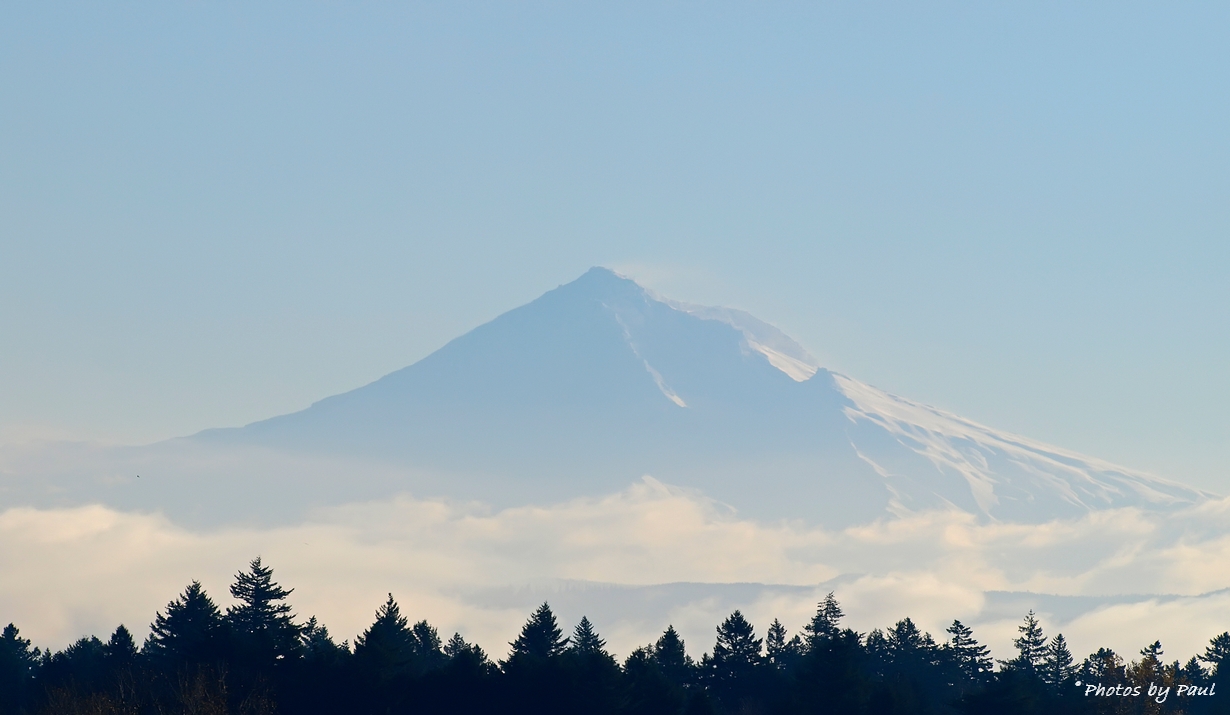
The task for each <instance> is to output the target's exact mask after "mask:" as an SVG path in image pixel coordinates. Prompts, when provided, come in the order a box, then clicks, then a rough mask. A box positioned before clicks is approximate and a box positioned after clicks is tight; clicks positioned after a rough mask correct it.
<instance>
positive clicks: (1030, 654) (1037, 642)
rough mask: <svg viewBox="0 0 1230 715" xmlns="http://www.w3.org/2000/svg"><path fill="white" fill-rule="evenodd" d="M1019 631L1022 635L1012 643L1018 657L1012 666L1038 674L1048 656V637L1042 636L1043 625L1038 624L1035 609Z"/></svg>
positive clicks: (1012, 662)
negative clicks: (1039, 667) (1043, 660)
mask: <svg viewBox="0 0 1230 715" xmlns="http://www.w3.org/2000/svg"><path fill="white" fill-rule="evenodd" d="M1017 631H1018V632H1019V633H1020V634H1021V635H1020V637H1018V638H1015V639H1013V641H1012V645H1014V646H1016V649H1017V657H1016V658H1013V659H1012V661H1011V663H1010V665H1012V666H1013V667H1014V668H1018V669H1020V670H1024V671H1027V672H1030V673H1034V672H1037V670H1038V666H1040V665H1041V664H1042V659H1043V658H1044V657H1045V656H1046V636H1045V635H1043V634H1042V624H1040V623H1038V618H1037V616H1036V615H1034V612H1033V609H1030V611H1029V613H1028V614H1026V616H1025V622H1024V623H1022V624H1021V625H1020V626H1017Z"/></svg>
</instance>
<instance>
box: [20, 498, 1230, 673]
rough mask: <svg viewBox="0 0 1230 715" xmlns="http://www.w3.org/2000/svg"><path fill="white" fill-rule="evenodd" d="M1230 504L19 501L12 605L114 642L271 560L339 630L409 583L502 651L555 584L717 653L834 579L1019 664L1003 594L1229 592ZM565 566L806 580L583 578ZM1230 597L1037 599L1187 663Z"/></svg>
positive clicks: (616, 617)
mask: <svg viewBox="0 0 1230 715" xmlns="http://www.w3.org/2000/svg"><path fill="white" fill-rule="evenodd" d="M1226 509H1227V504H1226V503H1225V502H1218V503H1215V504H1213V505H1209V506H1205V507H1201V508H1200V509H1198V510H1193V511H1192V512H1189V513H1185V514H1181V515H1175V516H1172V517H1161V516H1156V515H1146V514H1143V513H1141V512H1138V511H1135V510H1120V511H1115V512H1102V513H1097V514H1093V515H1090V516H1088V517H1086V518H1083V519H1079V520H1072V521H1063V522H1052V523H1048V524H1043V525H1039V526H1022V525H1012V524H980V523H978V522H977V521H975V520H974V519H972V518H971V517H969V516H968V515H965V514H959V513H951V512H932V513H926V514H919V515H916V516H911V517H908V518H905V519H892V520H884V521H881V522H877V523H875V524H871V525H867V526H863V527H858V528H852V529H847V530H845V531H827V530H824V529H820V528H814V527H808V526H804V525H801V524H792V523H776V524H763V523H757V522H753V521H750V520H746V519H741V518H739V517H738V516H737V515H736V514H733V513H731V512H730V511H729V510H727V509H725V508H722V507H721V506H720V505H716V504H715V503H713V502H711V501H709V500H707V499H705V498H703V497H701V496H700V495H698V494H695V493H692V492H688V491H684V490H679V489H674V488H670V487H667V486H664V485H662V484H660V483H658V482H657V481H655V480H653V479H649V478H647V479H645V480H644V481H643V482H642V483H638V484H635V485H633V486H631V487H630V488H628V489H627V490H625V491H623V492H620V493H618V494H612V495H608V496H605V497H601V498H592V499H578V500H574V501H570V502H565V503H561V504H555V505H550V506H527V507H519V508H512V509H506V510H502V511H491V510H489V509H486V508H484V507H483V506H481V505H473V504H458V503H450V502H444V501H432V500H418V499H415V498H412V497H410V496H401V497H399V498H397V499H394V500H389V501H384V502H376V503H364V504H352V505H348V506H344V507H337V508H331V509H327V510H322V511H320V512H317V513H316V514H314V515H313V517H312V518H311V519H310V520H308V521H307V522H305V523H302V524H297V525H293V526H286V527H278V528H226V529H219V530H212V531H193V530H188V529H185V528H182V527H180V526H178V525H176V524H174V523H171V522H170V521H168V520H167V519H166V518H164V517H162V516H160V515H157V514H143V513H134V512H119V511H115V510H112V509H109V508H105V507H101V506H88V507H80V508H73V509H48V510H38V509H31V508H15V509H10V510H8V511H5V512H3V513H0V573H4V574H5V578H4V580H3V582H2V583H0V618H3V619H4V620H5V622H7V621H8V620H12V621H14V622H16V623H17V624H18V626H19V627H21V628H22V630H23V633H25V634H26V635H29V636H32V637H34V639H35V640H36V642H37V643H39V644H42V645H50V646H53V647H62V646H63V645H64V644H66V643H67V642H69V641H71V640H72V639H74V638H76V637H78V636H80V635H84V634H87V633H96V634H98V635H100V636H105V635H106V633H107V632H109V631H110V630H111V629H112V628H114V626H115V625H116V624H117V623H120V622H124V623H126V624H127V625H129V626H130V627H132V628H134V630H136V631H140V630H143V628H144V626H145V625H146V624H148V623H149V621H150V620H151V619H152V617H153V613H154V611H155V610H156V609H159V608H161V607H163V606H164V605H165V604H166V602H167V601H168V600H170V599H171V598H172V597H173V596H175V595H176V594H177V593H178V592H179V591H181V590H182V588H183V587H184V585H185V584H187V583H188V581H190V580H192V579H200V580H201V581H202V582H203V583H204V584H205V586H206V588H207V589H208V590H209V592H210V593H211V594H212V595H213V596H214V597H215V599H217V600H219V601H220V602H221V603H224V604H225V603H227V602H229V600H230V599H229V598H228V597H227V592H226V588H227V586H228V584H229V583H230V580H231V577H232V575H233V574H234V572H235V571H237V570H238V569H240V568H242V567H243V566H244V565H245V564H246V563H247V561H248V560H249V559H250V558H252V557H253V556H256V555H258V554H259V555H261V556H263V557H264V558H265V559H266V561H267V563H269V564H271V565H273V566H274V567H275V569H276V571H277V576H278V578H279V580H280V581H281V582H282V583H283V584H284V585H287V586H293V587H295V588H296V590H295V593H294V594H293V595H292V597H291V599H292V602H293V604H294V606H295V608H296V609H297V611H298V613H300V614H301V615H303V616H307V615H310V614H316V615H318V616H319V617H320V618H321V619H322V620H323V621H324V622H325V623H326V624H327V625H329V627H330V629H331V630H332V631H333V632H334V633H335V634H336V635H337V636H338V637H339V638H352V637H353V636H354V635H355V634H356V633H358V632H360V631H361V630H362V629H363V628H364V627H365V626H366V625H367V624H368V623H369V622H370V620H371V617H372V613H373V611H374V610H375V608H376V607H377V606H378V605H379V604H380V603H381V602H382V601H383V599H384V597H385V594H386V593H387V592H389V591H392V592H393V593H394V595H395V596H396V597H397V598H398V600H399V602H401V603H402V604H403V610H404V611H406V612H407V613H408V614H409V615H410V616H411V617H413V618H415V619H417V618H426V619H428V620H429V621H431V622H432V623H433V624H435V625H437V626H439V627H440V629H441V630H442V631H445V632H446V633H451V632H452V631H453V630H460V631H462V632H463V633H464V634H465V635H467V637H469V638H472V639H477V640H478V641H479V642H480V643H481V644H482V645H484V647H486V648H488V650H490V651H491V652H492V653H493V654H494V655H497V656H499V655H502V654H503V652H504V650H505V649H506V646H505V644H506V643H507V642H508V641H509V640H511V639H512V638H513V637H514V636H515V635H516V631H517V629H518V628H519V627H520V625H521V623H522V622H523V621H524V618H525V617H526V615H527V613H528V607H529V605H532V604H533V603H534V602H535V601H536V600H539V599H541V598H550V599H551V600H553V601H555V600H559V601H560V603H562V604H563V606H562V607H561V609H560V613H561V616H562V617H563V618H564V620H566V621H567V620H568V619H575V618H576V617H579V612H575V611H578V610H579V609H588V608H594V609H598V610H599V611H601V612H603V613H604V614H605V615H604V622H603V623H599V624H598V625H599V626H600V627H601V629H602V630H603V632H604V635H605V636H606V637H607V638H608V640H609V642H610V644H611V646H612V647H613V648H614V649H615V650H616V651H617V652H619V653H621V654H626V653H627V652H628V650H630V649H631V648H632V647H634V646H635V645H637V644H639V643H644V642H648V641H649V640H651V639H652V638H653V637H655V636H656V634H657V633H658V632H660V630H661V629H662V628H664V627H665V626H666V624H667V623H668V622H669V623H674V624H675V625H676V627H678V628H680V630H681V632H683V634H684V635H685V637H687V638H688V639H689V646H690V648H691V649H692V650H693V651H694V652H696V653H699V652H700V650H701V649H704V648H708V647H710V646H711V644H712V633H713V627H714V626H715V625H716V624H717V623H718V622H719V621H720V620H721V618H722V617H724V616H725V615H727V614H728V613H729V610H730V609H731V608H733V607H739V608H742V609H743V610H744V612H745V613H747V614H748V615H749V617H751V618H752V620H753V622H754V623H756V624H757V625H758V626H759V629H760V631H761V632H762V633H763V630H764V628H765V627H766V626H767V625H768V623H769V621H770V620H771V619H772V618H774V617H778V618H781V619H782V621H783V623H785V624H786V625H787V626H788V627H789V628H791V629H797V628H799V627H801V626H802V625H803V623H805V622H806V620H807V619H808V618H809V617H810V615H811V613H812V611H813V609H814V607H815V601H816V600H817V599H818V598H819V597H820V596H822V595H823V591H824V590H825V589H823V588H821V589H817V588H816V586H817V584H821V583H823V582H826V581H829V580H830V579H834V578H835V577H838V576H841V578H838V579H837V580H836V581H834V582H833V585H832V588H834V589H835V590H836V591H837V595H838V598H839V599H840V600H841V601H842V603H843V605H844V607H845V609H846V611H847V614H848V620H849V623H850V625H852V626H853V627H855V628H858V629H860V630H863V631H866V630H869V629H870V628H872V627H877V626H878V627H884V626H887V625H890V624H892V623H893V622H895V621H896V620H898V619H899V618H901V617H903V616H907V615H908V616H910V617H912V618H914V620H915V621H917V622H918V623H919V624H920V625H921V626H922V627H924V628H925V629H927V630H930V631H931V632H932V633H933V634H934V635H936V636H937V638H939V639H940V640H942V638H943V628H944V627H945V626H946V625H947V624H948V623H950V622H951V620H952V619H953V618H960V619H961V620H963V621H966V622H967V623H972V624H974V625H975V627H976V628H977V629H978V635H979V636H980V637H981V638H982V639H983V640H984V641H986V642H988V643H989V644H990V645H991V646H992V647H993V648H994V649H995V651H996V655H998V656H1000V657H1007V656H1008V652H1009V649H1010V642H1011V638H1012V637H1013V636H1014V635H1015V628H1016V625H1017V624H1018V623H1019V619H1020V615H1022V614H1018V613H1008V614H1004V613H999V612H998V611H996V610H995V609H994V608H990V607H989V606H988V600H987V592H989V591H1034V592H1040V593H1052V594H1063V595H1096V596H1107V595H1114V594H1122V593H1138V594H1140V593H1159V594H1160V593H1171V594H1183V595H1186V596H1194V595H1196V594H1199V593H1202V592H1207V591H1211V590H1215V589H1218V588H1223V587H1225V586H1227V585H1230V559H1227V558H1226V556H1227V555H1228V553H1230V537H1227V536H1224V535H1220V534H1218V525H1219V523H1220V522H1221V520H1222V518H1223V515H1224V513H1225V511H1226ZM843 574H844V575H843ZM558 579H570V580H574V581H588V582H604V583H612V584H662V583H675V582H707V583H725V584H733V583H739V582H759V583H768V584H787V585H793V588H779V589H758V588H750V589H743V590H740V589H739V588H735V587H723V588H719V589H712V590H711V592H706V591H705V590H704V589H701V590H699V591H696V590H692V591H687V590H686V589H684V590H680V589H676V590H674V591H670V592H669V593H667V592H665V591H653V592H652V593H651V592H650V591H645V590H641V591H636V590H617V591H610V590H608V591H606V592H599V591H593V590H589V591H587V590H585V588H588V587H580V586H578V587H576V588H574V589H573V590H572V591H567V588H572V587H567V588H565V587H562V586H560V585H559V581H555V580H558ZM552 584H555V585H552ZM517 586H521V587H525V588H522V590H521V591H517V590H516V588H515V587H517ZM510 587H511V588H510ZM577 588H579V589H580V590H579V591H578V590H576V589H577ZM493 589H494V590H493ZM500 589H503V590H500ZM552 589H554V590H552ZM483 594H486V595H483ZM492 594H494V595H492ZM646 594H649V595H646ZM602 599H606V600H605V601H602ZM600 601H601V603H600ZM1227 601H1230V595H1219V596H1212V597H1207V598H1190V597H1189V598H1178V599H1155V600H1145V601H1142V602H1137V603H1122V604H1119V605H1110V606H1107V607H1104V608H1101V609H1095V608H1094V606H1095V605H1096V604H1092V605H1088V606H1086V607H1084V608H1083V610H1082V609H1080V608H1078V609H1076V610H1073V609H1072V608H1071V607H1068V606H1064V608H1063V609H1060V608H1058V607H1051V606H1048V605H1047V603H1049V602H1043V601H1040V602H1039V604H1040V605H1039V606H1038V608H1039V612H1040V613H1042V615H1043V618H1044V626H1045V627H1046V629H1047V632H1048V633H1054V632H1057V631H1059V630H1062V631H1063V632H1064V633H1065V635H1066V636H1067V637H1068V638H1069V640H1070V641H1071V642H1072V644H1073V647H1074V650H1075V651H1077V652H1078V653H1085V652H1088V651H1091V650H1093V649H1094V648H1096V647H1098V646H1100V645H1108V646H1110V647H1113V648H1115V649H1116V650H1119V651H1120V652H1123V653H1126V654H1129V655H1132V654H1135V652H1136V650H1138V649H1139V648H1140V647H1142V646H1143V645H1145V644H1146V643H1148V642H1152V640H1154V639H1158V638H1160V639H1162V641H1163V644H1164V645H1165V646H1166V647H1167V651H1168V654H1169V655H1173V656H1174V657H1184V658H1186V657H1187V656H1188V655H1190V654H1192V653H1194V652H1196V651H1197V650H1200V649H1202V647H1203V643H1204V642H1206V641H1207V639H1208V638H1209V637H1210V636H1211V635H1213V634H1214V633H1215V632H1220V631H1221V630H1225V629H1226V628H1227V627H1230V622H1226V620H1225V617H1224V614H1225V613H1226V612H1227V611H1226V605H1227ZM602 603H607V604H608V605H606V606H603V605H602ZM1024 607H1025V606H1022V607H1021V609H1020V610H1021V611H1022V612H1023V610H1024ZM604 608H605V609H606V610H605V611H603V610H602V609H604ZM1048 608H1050V610H1049V611H1048V610H1047V609H1048ZM1060 611H1063V612H1060ZM591 615H593V611H591Z"/></svg>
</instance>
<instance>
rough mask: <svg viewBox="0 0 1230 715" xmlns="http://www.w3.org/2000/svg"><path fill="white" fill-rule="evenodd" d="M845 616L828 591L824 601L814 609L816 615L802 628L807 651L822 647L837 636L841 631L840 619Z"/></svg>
mask: <svg viewBox="0 0 1230 715" xmlns="http://www.w3.org/2000/svg"><path fill="white" fill-rule="evenodd" d="M844 615H845V614H844V613H842V611H841V606H840V605H839V604H838V603H837V599H836V598H834V597H833V592H832V591H829V592H828V595H826V596H825V597H824V600H823V601H821V602H820V604H819V605H818V606H817V607H816V615H814V616H812V619H811V621H809V622H808V624H807V625H806V626H804V627H803V633H804V636H803V640H804V644H805V645H806V646H807V649H808V650H815V649H816V648H819V647H822V646H823V644H824V642H825V641H826V640H829V639H831V638H833V637H835V636H836V635H837V633H838V632H839V631H840V630H841V625H840V624H841V618H842V616H844Z"/></svg>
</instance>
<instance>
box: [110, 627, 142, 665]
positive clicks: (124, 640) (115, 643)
mask: <svg viewBox="0 0 1230 715" xmlns="http://www.w3.org/2000/svg"><path fill="white" fill-rule="evenodd" d="M103 650H104V652H105V653H106V656H107V658H108V660H110V661H111V662H112V663H114V664H115V665H128V664H131V663H132V662H134V661H135V660H136V659H137V643H136V641H135V640H133V637H132V633H131V632H130V631H129V630H128V629H127V628H126V627H125V626H124V624H123V623H121V624H120V625H119V626H117V627H116V629H115V632H114V633H112V634H111V638H110V639H109V640H108V641H107V644H106V645H105V646H104V647H103Z"/></svg>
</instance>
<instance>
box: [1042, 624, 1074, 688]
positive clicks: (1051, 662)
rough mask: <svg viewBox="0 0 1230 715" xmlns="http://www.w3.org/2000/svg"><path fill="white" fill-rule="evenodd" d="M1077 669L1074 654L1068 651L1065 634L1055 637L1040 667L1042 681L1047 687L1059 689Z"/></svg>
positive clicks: (1047, 648)
mask: <svg viewBox="0 0 1230 715" xmlns="http://www.w3.org/2000/svg"><path fill="white" fill-rule="evenodd" d="M1075 672H1076V668H1075V667H1074V666H1073V660H1072V652H1071V651H1070V650H1068V642H1067V641H1066V640H1065V639H1064V637H1063V634H1062V633H1060V634H1059V635H1057V636H1055V637H1054V638H1052V639H1051V642H1050V643H1049V644H1048V645H1047V646H1046V652H1045V653H1044V654H1043V656H1042V663H1041V666H1040V673H1039V674H1040V675H1041V676H1042V681H1043V682H1045V683H1046V684H1047V685H1050V686H1052V687H1055V688H1058V687H1059V686H1061V685H1063V684H1064V683H1066V682H1068V680H1069V679H1071V677H1072V676H1073V674H1075Z"/></svg>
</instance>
